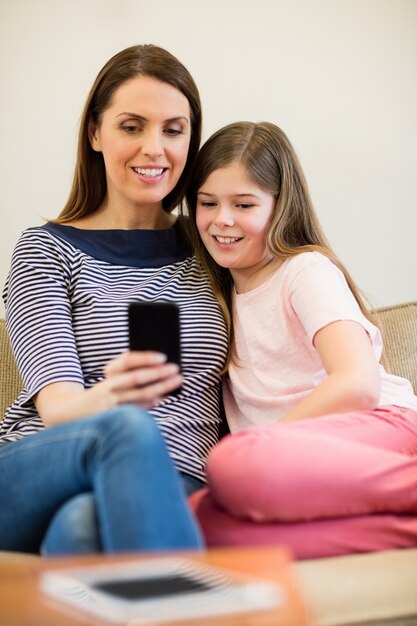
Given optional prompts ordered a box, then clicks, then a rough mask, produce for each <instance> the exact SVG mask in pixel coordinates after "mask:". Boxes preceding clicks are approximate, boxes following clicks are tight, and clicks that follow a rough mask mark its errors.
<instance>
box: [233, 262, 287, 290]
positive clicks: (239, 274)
mask: <svg viewBox="0 0 417 626" xmlns="http://www.w3.org/2000/svg"><path fill="white" fill-rule="evenodd" d="M284 261H285V258H284V257H279V258H277V257H273V258H272V259H268V260H266V261H265V262H264V263H263V264H262V265H257V266H254V267H248V268H244V269H231V270H230V273H231V275H232V278H233V282H234V285H235V289H236V293H247V292H248V291H252V290H253V289H256V288H257V287H259V286H260V285H262V284H263V283H264V282H266V281H267V280H268V278H270V276H272V274H274V273H275V272H276V271H277V269H278V268H280V267H281V265H282V264H283V263H284Z"/></svg>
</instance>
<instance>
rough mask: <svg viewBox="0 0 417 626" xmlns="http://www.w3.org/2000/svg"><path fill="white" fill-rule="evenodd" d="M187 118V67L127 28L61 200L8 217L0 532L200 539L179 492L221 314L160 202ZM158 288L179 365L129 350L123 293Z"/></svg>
mask: <svg viewBox="0 0 417 626" xmlns="http://www.w3.org/2000/svg"><path fill="white" fill-rule="evenodd" d="M200 134H201V108H200V99H199V94H198V91H197V88H196V85H195V83H194V81H193V79H192V77H191V76H190V74H189V72H188V71H187V70H186V68H185V67H184V66H183V65H182V64H181V63H180V62H179V61H178V60H177V59H176V58H175V57H173V56H172V55H171V54H170V53H168V52H167V51H165V50H163V49H161V48H158V47H156V46H153V45H144V46H133V47H131V48H128V49H126V50H123V51H122V52H120V53H119V54H116V55H115V56H114V57H113V58H111V59H110V60H109V61H108V63H107V64H106V65H105V66H104V67H103V69H102V70H101V71H100V73H99V74H98V76H97V79H96V81H95V83H94V84H93V87H92V89H91V91H90V94H89V96H88V98H87V102H86V104H85V108H84V112H83V115H82V119H81V127H80V133H79V143H78V156H77V163H76V168H75V175H74V181H73V186H72V190H71V193H70V196H69V199H68V202H67V204H66V205H65V207H64V209H63V210H62V211H61V213H60V215H59V217H58V219H57V220H54V221H50V222H48V223H46V224H44V225H43V226H41V227H37V228H29V229H28V230H26V231H25V232H24V233H23V234H22V236H21V238H20V240H19V242H18V244H17V246H16V248H15V251H14V254H13V258H12V264H11V269H10V274H9V276H8V279H7V282H6V286H5V289H4V300H5V305H6V319H7V325H8V331H9V335H10V339H11V342H12V345H13V349H14V353H15V356H16V361H17V363H18V366H19V369H20V372H21V375H22V378H23V380H24V383H25V387H24V390H23V391H22V393H21V394H20V396H19V398H18V399H17V400H16V402H14V403H13V404H12V405H11V407H9V409H8V411H7V412H6V414H5V416H4V419H3V423H2V430H1V438H0V442H1V444H2V447H0V476H1V477H0V492H1V494H2V498H3V502H5V503H6V502H7V510H6V507H5V506H4V507H3V511H2V513H1V515H0V537H1V540H0V545H1V548H3V549H14V550H23V551H37V550H38V549H39V547H40V545H41V544H42V542H43V544H44V550H45V551H46V552H48V553H53V554H55V553H65V552H83V551H84V552H89V551H97V550H105V551H113V550H128V549H130V550H132V549H169V548H186V547H197V546H198V545H200V538H199V533H198V529H197V528H196V526H195V524H194V521H193V519H192V517H191V516H190V514H189V511H188V508H187V505H186V501H185V495H184V492H185V493H187V494H189V493H192V492H193V491H194V490H195V489H197V488H199V487H201V485H202V484H203V481H204V466H205V461H206V457H207V454H208V451H209V450H210V448H211V447H212V446H213V445H214V443H215V442H216V439H217V432H218V421H219V380H220V377H219V373H220V371H221V370H222V367H223V364H224V360H225V355H226V331H225V329H224V326H223V318H222V314H221V311H220V309H219V307H218V305H217V303H216V301H215V299H214V297H213V295H212V292H211V289H210V286H209V283H208V281H207V279H206V278H205V276H204V275H202V273H201V270H200V268H199V266H198V265H197V263H196V260H195V258H194V256H193V255H192V254H191V251H190V248H189V246H188V244H187V240H186V238H185V235H184V230H183V227H182V224H181V222H180V220H175V217H174V216H173V213H172V211H173V209H174V208H175V207H176V206H177V205H180V204H181V201H182V198H183V195H184V190H185V186H186V184H187V181H188V179H189V175H190V168H191V166H192V164H193V161H194V158H195V156H196V153H197V150H198V146H199V141H200ZM154 300H175V301H176V303H177V304H178V306H179V308H180V314H181V324H182V353H183V359H182V363H183V371H182V373H181V375H180V374H179V372H178V367H177V366H175V365H174V364H167V363H165V362H164V356H163V355H161V354H157V353H150V352H128V351H127V347H128V346H127V314H126V310H127V305H128V303H130V302H134V301H154ZM180 385H182V386H181V391H180V392H179V393H176V394H175V395H169V394H170V392H172V391H174V390H175V389H176V388H178V387H179V386H180ZM140 407H141V408H140ZM143 408H147V409H149V413H150V415H149V414H145V413H144V412H143ZM45 427H46V428H45ZM160 433H162V435H163V438H164V440H165V443H166V446H167V448H168V451H169V456H170V457H171V459H172V460H173V461H174V464H175V466H176V470H178V472H179V474H177V471H176V470H175V469H174V467H173V466H172V465H171V461H170V458H169V456H168V454H167V453H166V450H165V446H164V444H163V441H162V439H161V437H160ZM119 439H121V440H123V443H122V442H121V441H119ZM181 483H182V485H181ZM27 520H30V524H28V523H27ZM96 522H97V523H96Z"/></svg>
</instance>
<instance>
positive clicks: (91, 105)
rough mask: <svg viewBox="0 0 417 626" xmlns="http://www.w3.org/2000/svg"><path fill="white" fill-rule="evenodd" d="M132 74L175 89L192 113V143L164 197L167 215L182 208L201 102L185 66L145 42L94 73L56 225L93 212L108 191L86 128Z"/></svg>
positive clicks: (98, 154) (197, 140)
mask: <svg viewBox="0 0 417 626" xmlns="http://www.w3.org/2000/svg"><path fill="white" fill-rule="evenodd" d="M137 76H150V77H152V78H155V79H157V80H160V81H162V82H164V83H168V84H170V85H172V86H173V87H175V88H176V89H178V91H180V92H181V93H182V94H183V95H184V96H185V97H186V98H187V100H188V102H189V105H190V112H191V140H190V146H189V151H188V156H187V161H186V164H185V168H184V171H183V173H182V175H181V177H180V179H179V181H178V183H177V185H176V186H175V188H174V189H173V190H172V191H171V192H170V193H169V194H168V195H167V196H166V197H165V198H164V200H163V203H162V204H163V208H164V210H165V211H167V212H170V211H172V210H173V209H174V208H175V207H176V206H179V205H181V203H182V200H183V198H184V194H185V189H186V187H187V183H188V180H189V178H190V174H191V168H192V167H193V165H194V161H195V159H196V155H197V152H198V148H199V145H200V140H201V125H202V115H201V102H200V96H199V93H198V89H197V86H196V84H195V82H194V80H193V78H192V76H191V74H190V73H189V71H188V70H187V69H186V68H185V67H184V65H183V64H182V63H181V62H180V61H179V60H178V59H177V58H176V57H174V56H173V55H172V54H171V53H170V52H168V51H167V50H164V49H163V48H160V47H158V46H155V45H153V44H145V45H138V46H131V47H130V48H126V49H125V50H122V51H121V52H119V53H118V54H116V55H115V56H113V57H112V58H111V59H110V60H109V61H108V62H107V63H106V65H105V66H104V67H103V68H102V70H101V71H100V72H99V74H98V76H97V78H96V80H95V81H94V84H93V86H92V88H91V90H90V93H89V95H88V97H87V101H86V103H85V106H84V110H83V113H82V116H81V122H80V130H79V135H78V150H77V161H76V165H75V172H74V178H73V183H72V188H71V191H70V194H69V197H68V200H67V203H66V205H65V206H64V208H63V209H62V211H61V213H60V214H59V217H58V219H56V220H54V221H55V222H58V223H61V224H64V223H66V222H69V221H71V220H74V219H77V218H80V217H84V216H85V215H88V214H89V213H92V212H93V211H95V210H96V209H97V208H98V207H99V206H100V205H101V203H102V202H103V200H104V197H105V195H106V191H107V183H106V171H105V167H104V161H103V156H102V154H101V152H95V151H94V150H93V149H92V147H91V145H90V139H89V125H90V123H93V124H94V126H99V125H100V122H101V119H102V116H103V113H104V111H105V110H106V109H107V108H108V107H109V106H110V104H111V100H112V97H113V95H114V93H115V92H116V91H117V89H118V88H119V87H120V86H121V85H122V84H123V83H125V82H126V81H128V80H131V79H132V78H135V77H137Z"/></svg>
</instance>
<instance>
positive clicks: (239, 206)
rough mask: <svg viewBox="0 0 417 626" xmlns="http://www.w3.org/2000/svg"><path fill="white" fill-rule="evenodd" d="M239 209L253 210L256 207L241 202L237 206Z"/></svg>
mask: <svg viewBox="0 0 417 626" xmlns="http://www.w3.org/2000/svg"><path fill="white" fill-rule="evenodd" d="M236 206H237V208H238V209H251V208H252V207H253V206H254V205H253V204H250V203H249V202H241V203H240V204H237V205H236Z"/></svg>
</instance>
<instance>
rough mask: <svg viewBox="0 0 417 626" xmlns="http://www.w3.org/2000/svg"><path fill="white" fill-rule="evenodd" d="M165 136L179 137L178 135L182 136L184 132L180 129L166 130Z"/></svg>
mask: <svg viewBox="0 0 417 626" xmlns="http://www.w3.org/2000/svg"><path fill="white" fill-rule="evenodd" d="M164 132H165V134H166V135H169V137H177V136H178V135H182V130H180V129H179V128H166V129H165V131H164Z"/></svg>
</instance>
